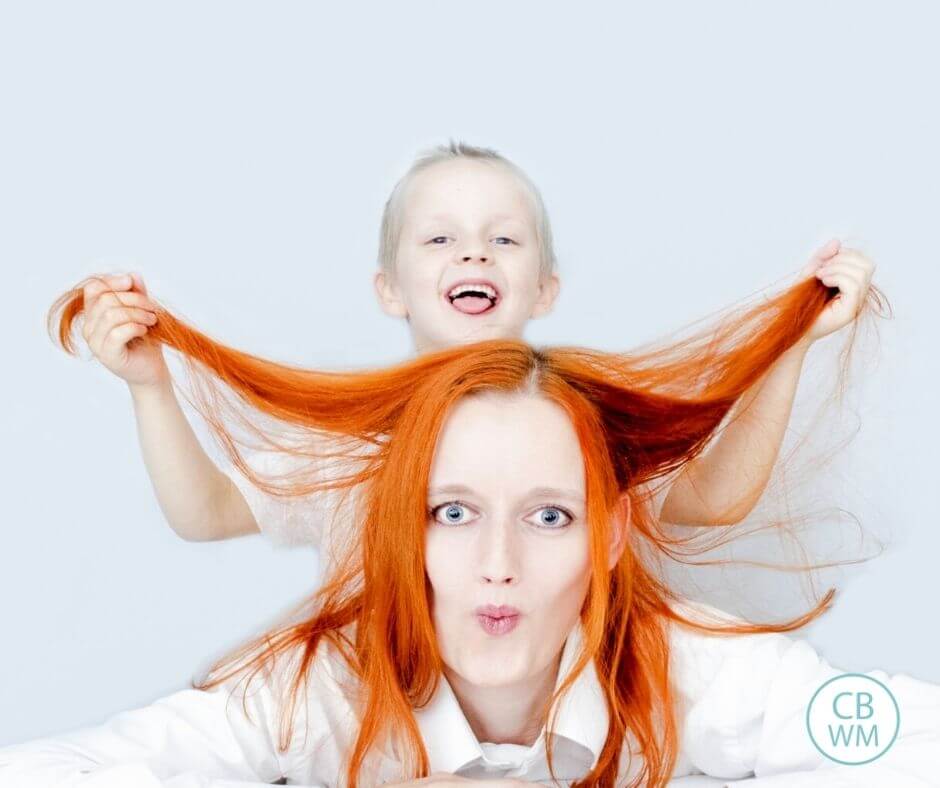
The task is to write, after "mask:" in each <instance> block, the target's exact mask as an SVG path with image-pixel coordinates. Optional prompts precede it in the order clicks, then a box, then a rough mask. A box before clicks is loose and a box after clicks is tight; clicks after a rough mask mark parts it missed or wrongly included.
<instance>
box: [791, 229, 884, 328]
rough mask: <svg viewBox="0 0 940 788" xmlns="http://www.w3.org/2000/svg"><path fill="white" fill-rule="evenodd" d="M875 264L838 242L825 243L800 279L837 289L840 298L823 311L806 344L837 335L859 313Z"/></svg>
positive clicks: (834, 239) (835, 240)
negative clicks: (833, 334) (809, 279)
mask: <svg viewBox="0 0 940 788" xmlns="http://www.w3.org/2000/svg"><path fill="white" fill-rule="evenodd" d="M874 271H875V264H874V263H873V262H872V261H871V260H869V259H868V258H867V257H865V255H863V254H862V253H861V252H859V251H858V250H857V249H848V248H843V247H842V245H841V242H840V241H839V239H838V238H833V239H832V240H831V241H827V242H826V244H825V245H823V246H822V247H821V248H820V249H818V250H817V251H816V253H815V254H814V255H813V256H812V257H811V258H810V261H809V263H807V265H806V266H805V267H804V268H803V270H802V271H801V272H800V276H799V278H800V279H803V278H805V277H807V276H810V275H813V276H815V277H816V278H817V279H819V280H820V281H822V283H823V284H826V285H829V286H830V287H838V288H839V294H838V295H837V296H836V297H835V298H833V299H832V300H831V301H830V302H829V303H828V304H826V308H825V309H824V310H823V311H822V313H821V314H820V315H819V317H818V318H817V319H816V322H815V323H813V325H812V326H811V327H810V330H809V332H807V334H806V336H805V338H804V339H805V342H806V343H807V344H809V343H811V342H815V341H816V340H817V339H819V338H820V337H824V336H826V335H827V334H831V333H832V332H833V331H838V330H839V329H840V328H842V327H843V326H846V325H848V324H849V323H851V322H852V321H853V320H854V319H855V318H856V317H857V316H858V313H859V310H860V309H861V307H862V304H863V303H864V302H865V297H866V296H867V295H868V285H869V283H870V282H871V276H872V273H874Z"/></svg>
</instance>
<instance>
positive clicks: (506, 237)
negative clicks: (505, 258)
mask: <svg viewBox="0 0 940 788" xmlns="http://www.w3.org/2000/svg"><path fill="white" fill-rule="evenodd" d="M441 240H444V241H446V240H447V236H446V235H436V236H435V237H434V238H432V239H431V240H430V241H428V243H432V244H435V245H436V246H440V244H438V243H436V242H437V241H441ZM496 240H497V241H508V242H509V243H508V244H500V246H508V245H509V244H514V243H516V241H515V240H513V239H512V238H509V237H508V236H505V235H501V236H499V237H498V238H497V239H496Z"/></svg>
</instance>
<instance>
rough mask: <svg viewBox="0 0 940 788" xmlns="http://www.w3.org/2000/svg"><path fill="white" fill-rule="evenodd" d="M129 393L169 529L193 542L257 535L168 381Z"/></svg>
mask: <svg viewBox="0 0 940 788" xmlns="http://www.w3.org/2000/svg"><path fill="white" fill-rule="evenodd" d="M130 391H131V399H132V400H133V402H134V415H135V417H136V420H137V434H138V436H139V438H140V448H141V452H142V453H143V458H144V464H145V465H146V466H147V472H148V473H149V474H150V480H151V482H152V484H153V489H154V492H155V493H156V496H157V501H158V502H159V504H160V508H161V509H162V510H163V514H164V516H165V517H166V519H167V522H168V523H169V524H170V527H171V528H173V530H174V531H176V533H177V534H179V535H180V536H181V537H182V538H183V539H186V540H187V541H193V542H203V541H214V540H218V539H229V538H232V537H235V536H244V535H246V534H251V533H257V532H258V524H257V522H256V521H255V517H254V515H253V514H252V512H251V509H250V508H249V507H248V504H247V503H246V501H245V498H244V496H243V495H242V493H241V492H240V491H239V489H238V487H237V486H236V485H235V484H234V483H233V482H232V480H231V478H229V476H227V475H226V474H225V473H223V472H222V471H220V470H219V469H218V468H217V467H216V465H215V463H214V462H213V461H212V459H211V458H210V457H209V455H208V454H207V453H206V451H205V450H204V449H203V447H202V445H201V444H200V443H199V440H198V439H197V438H196V435H195V433H194V432H193V429H192V427H191V426H190V424H189V421H188V420H187V419H186V416H185V414H184V413H183V411H182V409H181V408H180V405H179V401H178V400H177V398H176V394H175V392H174V391H173V387H172V384H171V383H170V382H169V381H167V382H165V383H160V384H151V385H146V386H140V385H138V386H134V385H132V386H130Z"/></svg>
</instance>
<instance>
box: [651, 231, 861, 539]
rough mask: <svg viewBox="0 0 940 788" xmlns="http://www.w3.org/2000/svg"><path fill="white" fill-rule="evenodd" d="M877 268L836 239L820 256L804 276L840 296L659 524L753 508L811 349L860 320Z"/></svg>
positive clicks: (698, 464) (753, 394)
mask: <svg viewBox="0 0 940 788" xmlns="http://www.w3.org/2000/svg"><path fill="white" fill-rule="evenodd" d="M874 270H875V265H874V263H873V262H872V261H871V260H869V259H868V258H867V257H865V256H864V255H863V254H861V253H860V252H858V251H857V250H855V249H840V244H839V241H838V240H837V239H833V240H832V241H829V242H828V243H826V244H825V245H824V246H823V247H821V248H820V249H819V250H817V251H816V253H815V254H814V255H813V256H812V258H811V259H810V261H809V263H807V265H806V267H805V268H804V269H803V270H802V271H801V272H800V275H801V276H809V275H813V276H816V277H817V278H818V279H820V280H821V281H822V282H823V284H826V285H829V286H830V287H838V288H839V295H838V296H837V297H836V298H834V299H832V301H830V302H829V304H828V306H827V307H826V309H825V310H824V311H823V313H822V314H821V315H820V316H819V318H818V319H817V321H816V323H815V324H814V325H813V326H812V327H811V328H810V330H809V331H808V332H807V334H806V336H805V337H804V338H803V339H802V340H800V342H799V343H797V344H796V345H794V346H793V347H792V348H790V350H789V351H787V352H786V353H785V354H784V355H782V356H781V357H780V358H779V359H778V360H777V363H776V364H774V366H773V367H771V369H770V370H768V371H767V373H766V374H765V375H764V377H763V378H762V379H761V380H760V381H759V382H758V383H757V384H755V386H754V387H753V388H752V389H751V390H750V391H748V392H747V394H746V395H745V396H744V397H742V398H741V400H740V402H738V403H737V405H736V407H735V408H733V409H732V411H731V413H730V414H729V416H730V420H729V422H728V424H727V426H726V427H725V428H724V429H723V430H722V431H721V434H720V435H719V436H718V438H717V439H716V441H715V444H714V445H713V446H712V447H711V448H710V449H709V450H708V451H706V452H704V453H703V454H702V455H701V456H699V457H697V458H696V459H695V460H693V461H692V462H690V463H688V464H687V465H686V466H685V468H684V469H683V471H682V473H680V474H679V475H678V476H677V477H676V478H675V480H674V481H673V483H672V485H671V486H670V488H669V490H668V492H667V494H666V496H665V498H664V499H663V505H662V508H661V510H660V513H659V516H660V519H661V520H663V521H664V522H668V523H673V524H675V525H733V524H734V523H737V522H740V521H741V520H743V519H744V518H745V517H746V516H747V514H748V513H749V512H750V511H751V510H752V509H753V508H754V506H755V504H756V503H757V501H758V500H759V499H760V497H761V495H762V493H763V492H764V488H765V487H766V486H767V482H768V480H769V479H770V474H771V471H772V469H773V466H774V463H775V462H776V461H777V455H778V454H779V452H780V445H781V443H782V442H783V436H784V433H785V432H786V428H787V424H788V422H789V421H790V413H791V411H792V408H793V399H794V396H795V394H796V388H797V384H798V383H799V379H800V373H801V371H802V368H803V360H804V358H805V356H806V352H807V350H808V349H809V347H810V345H811V344H812V343H813V342H815V341H816V340H817V339H819V338H820V337H823V336H826V335H827V334H831V333H832V332H834V331H837V330H838V329H840V328H842V327H843V326H846V325H848V324H849V323H851V322H852V321H853V320H854V319H855V318H856V317H857V316H858V313H859V310H860V309H861V306H862V304H863V303H864V301H865V298H866V296H867V294H868V287H869V284H870V283H871V277H872V274H873V272H874Z"/></svg>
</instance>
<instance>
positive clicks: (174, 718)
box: [0, 602, 940, 788]
mask: <svg viewBox="0 0 940 788" xmlns="http://www.w3.org/2000/svg"><path fill="white" fill-rule="evenodd" d="M684 610H685V612H686V613H687V614H691V615H700V614H702V613H704V615H705V616H707V615H708V614H709V613H716V612H718V611H716V609H715V608H713V607H710V606H707V605H703V604H701V603H692V602H689V603H687V604H686V605H684ZM580 637H581V630H580V626H578V627H576V628H575V629H574V630H573V631H572V633H571V636H569V638H568V640H567V642H566V644H565V648H564V652H563V657H562V662H561V668H560V670H559V681H561V680H562V679H563V677H564V676H565V675H566V674H567V672H568V671H569V670H570V667H571V664H572V662H573V660H574V657H575V655H576V651H577V645H578V642H579V640H580ZM669 637H670V644H671V648H672V657H671V670H672V681H673V686H674V689H675V692H676V698H677V704H676V710H677V715H678V716H677V722H678V730H679V734H680V749H679V758H678V762H677V766H676V769H675V770H674V772H673V775H672V777H673V780H674V782H675V784H676V785H683V784H685V783H688V784H693V783H694V784H695V785H700V784H712V785H730V784H736V785H737V784H740V785H741V786H742V787H743V786H748V788H751V787H752V786H753V788H823V787H825V788H839V787H840V786H865V787H866V788H881V787H882V786H883V787H884V788H905V787H906V786H912V787H913V786H930V785H938V784H940V686H938V685H934V684H930V683H927V682H924V681H919V680H917V679H913V678H910V677H908V676H906V675H903V674H897V675H894V676H888V675H887V674H885V673H884V672H882V671H878V670H876V671H871V672H869V673H868V674H866V675H868V676H871V677H873V678H876V679H878V680H879V681H881V682H882V683H883V684H885V685H886V686H887V687H888V688H889V689H890V691H891V692H892V694H893V695H894V697H895V698H896V700H897V702H898V705H899V707H900V710H901V720H902V727H901V730H900V732H899V735H898V737H897V739H896V741H895V742H894V744H893V745H892V747H891V748H890V749H889V750H888V751H887V752H886V753H885V754H884V755H883V756H882V757H881V758H879V759H878V760H876V761H873V762H871V763H869V764H865V765H862V766H840V765H838V764H835V763H833V762H832V761H830V760H828V759H826V758H825V757H824V756H823V755H821V754H820V752H819V751H818V750H817V749H816V747H815V746H814V745H813V744H812V742H811V740H810V738H809V736H808V735H807V731H806V726H805V721H804V720H805V713H806V706H807V704H808V702H809V700H810V698H811V697H812V695H813V693H814V692H815V690H816V689H818V688H819V686H820V685H822V684H823V682H825V681H826V680H827V679H829V678H832V677H833V676H836V675H838V674H840V673H842V672H843V671H841V670H839V669H837V668H834V667H832V666H830V665H829V664H828V663H827V662H826V661H825V660H824V659H822V658H820V657H819V656H818V655H817V654H816V653H815V651H814V650H813V649H812V647H811V646H810V645H809V644H808V643H807V642H805V641H802V640H797V639H793V638H790V637H788V636H786V635H783V634H758V635H739V636H732V637H722V636H709V635H704V634H701V633H698V632H695V631H692V630H688V629H685V628H682V627H678V626H675V625H672V624H670V631H669ZM296 657H297V652H294V653H292V654H290V655H288V656H287V657H285V658H284V659H282V661H281V662H279V663H278V665H277V667H276V668H274V669H271V670H266V671H264V672H262V673H259V674H258V676H256V677H255V679H254V682H253V683H252V684H251V687H250V691H249V692H248V694H247V697H245V703H246V706H247V710H248V716H247V717H246V715H245V713H244V711H243V708H242V701H243V694H242V689H243V687H244V685H241V686H239V684H238V682H237V681H236V680H234V679H233V680H229V681H228V682H226V683H225V684H222V685H220V686H219V687H217V688H215V689H213V690H211V691H208V692H204V691H200V690H194V689H186V690H181V691H179V692H176V693H174V694H171V695H169V696H166V697H163V698H160V699H159V700H157V701H156V702H154V703H153V704H151V705H149V706H145V707H143V708H139V709H136V710H132V711H127V712H123V713H121V714H118V715H116V716H114V717H112V718H111V719H109V720H108V721H107V722H105V723H104V724H103V725H99V726H95V727H88V728H84V729H81V730H79V731H76V732H72V733H68V734H64V735H60V736H52V737H47V738H43V739H38V740H34V741H30V742H26V743H24V744H20V745H15V746H11V747H6V748H2V749H0V788H55V787H56V786H60V787H63V788H64V787H65V786H69V788H129V787H130V786H133V788H155V787H156V786H165V787H167V788H234V786H243V787H245V786H247V787H248V788H251V787H252V786H255V787H256V788H260V786H263V785H268V784H270V783H271V782H273V781H276V780H279V779H281V778H282V777H286V778H287V780H288V784H289V785H307V786H345V785H346V780H345V770H344V767H343V761H344V758H345V756H346V755H347V754H348V753H349V752H350V749H351V747H352V744H353V742H354V740H355V734H356V731H357V728H356V722H355V719H356V717H355V712H354V708H355V705H354V703H355V702H354V699H353V694H352V693H354V692H355V689H356V686H357V685H356V683H355V681H354V680H351V676H350V674H349V671H348V668H347V667H346V665H345V663H344V662H343V661H342V659H341V658H340V657H339V656H338V654H337V653H336V651H335V649H334V647H333V646H331V645H329V644H327V643H325V642H324V643H321V646H320V649H319V651H318V654H317V659H316V660H315V661H314V663H313V666H312V669H311V673H310V677H309V681H308V683H307V686H306V690H305V691H302V694H301V698H302V700H301V702H300V703H299V704H298V709H297V712H296V716H295V719H294V721H295V726H296V727H295V730H294V732H293V737H292V739H291V741H290V743H289V746H288V748H287V750H286V752H283V753H282V752H279V751H278V747H277V741H278V735H279V729H278V724H279V714H280V709H281V706H280V705H279V703H280V701H279V698H280V697H281V695H280V693H281V692H283V691H285V690H286V687H287V682H288V681H289V679H290V676H291V668H292V667H295V666H296ZM302 686H303V685H302ZM416 719H417V722H418V726H419V730H420V732H421V736H422V738H423V741H424V743H425V745H426V748H427V751H428V756H429V759H430V767H431V771H432V772H436V771H441V772H452V773H456V774H459V775H462V776H467V777H477V778H486V777H491V778H496V777H501V776H505V777H516V778H519V779H523V780H530V781H533V782H543V783H544V784H549V782H548V779H547V774H548V772H547V765H546V760H545V755H544V731H543V732H542V734H541V735H540V736H539V738H538V740H537V741H536V742H535V744H533V745H532V746H531V747H524V746H521V745H511V744H500V745H489V744H485V743H484V744H480V743H479V742H478V741H477V739H476V737H475V736H474V735H473V732H472V730H471V728H470V725H469V723H468V722H467V720H466V717H465V716H464V714H463V713H462V711H461V709H460V706H459V705H458V703H457V701H456V698H455V696H454V694H453V692H452V690H451V688H450V685H449V684H448V682H447V681H446V679H444V678H442V679H441V681H440V683H439V685H438V689H437V691H436V693H435V695H434V696H433V697H432V699H431V701H430V703H429V704H428V706H427V707H425V708H424V709H421V710H417V711H416ZM607 719H608V717H607V711H606V707H605V704H604V702H603V697H602V694H601V689H600V685H599V683H598V680H597V675H596V673H595V671H594V669H593V666H591V667H590V668H589V669H587V670H585V671H584V672H583V673H582V674H581V675H580V676H579V677H578V679H577V680H576V682H575V683H574V685H573V686H572V688H571V690H570V692H569V693H568V694H567V695H566V696H565V697H564V699H563V702H562V705H561V707H560V708H559V713H558V716H557V719H556V738H555V739H554V745H555V754H556V759H555V771H556V775H558V777H559V778H560V780H561V784H562V785H569V784H570V781H571V780H573V779H577V778H578V777H581V776H583V775H584V774H585V773H586V772H587V771H588V769H589V768H590V766H591V765H592V764H593V763H594V762H595V760H596V758H597V757H598V755H599V753H600V751H601V748H602V746H603V743H604V740H605V738H606V730H607ZM638 769H639V764H638V763H636V762H634V764H633V765H632V766H631V765H630V763H629V758H628V749H627V748H626V747H625V748H624V750H623V752H622V757H621V771H620V776H619V779H618V782H617V784H618V785H621V784H624V783H625V782H626V781H628V780H629V779H630V777H631V776H632V775H634V774H636V772H637V770H638ZM702 774H705V775H711V776H712V777H713V778H716V779H715V781H714V782H708V783H705V782H704V778H695V777H691V776H690V777H688V779H687V780H686V781H685V783H684V782H683V780H682V779H680V778H683V777H685V776H688V775H702ZM398 779H401V774H400V771H399V768H398V764H397V762H396V761H395V759H394V758H390V757H388V755H387V754H386V755H377V756H375V755H374V756H372V757H370V759H369V760H368V761H367V764H366V770H365V771H364V772H363V773H362V781H361V782H360V785H362V786H364V788H365V786H373V785H381V784H383V783H384V782H387V781H395V780H398Z"/></svg>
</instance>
